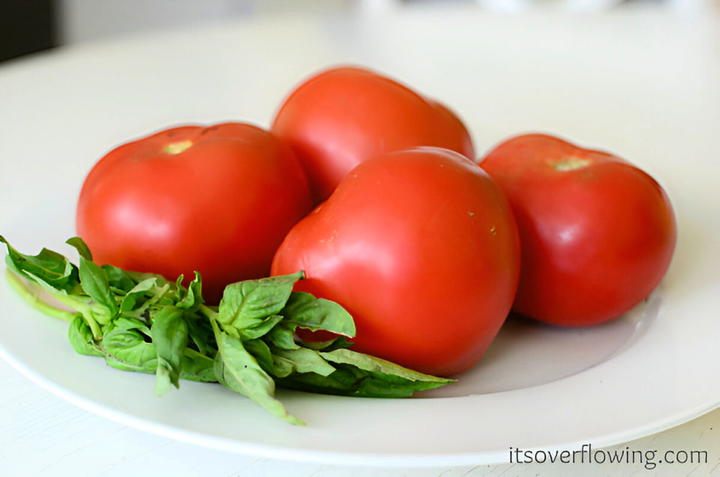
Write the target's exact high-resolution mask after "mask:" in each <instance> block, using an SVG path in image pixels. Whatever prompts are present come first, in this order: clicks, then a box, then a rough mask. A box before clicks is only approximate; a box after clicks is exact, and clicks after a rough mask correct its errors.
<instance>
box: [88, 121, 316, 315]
mask: <svg viewBox="0 0 720 477" xmlns="http://www.w3.org/2000/svg"><path fill="white" fill-rule="evenodd" d="M310 208H311V199H310V192H309V187H308V183H307V179H306V177H305V175H304V172H303V170H302V166H301V165H300V163H299V162H298V160H297V158H296V157H295V155H294V153H293V152H292V151H291V150H290V148H289V147H288V146H287V145H286V144H285V143H283V142H282V141H281V140H279V139H278V138H276V137H275V136H274V135H272V134H271V133H269V132H268V131H265V130H262V129H260V128H257V127H255V126H251V125H249V124H240V123H227V124H218V125H216V126H211V127H207V128H204V127H198V126H186V127H178V128H174V129H169V130H166V131H162V132H158V133H156V134H153V135H151V136H149V137H146V138H144V139H140V140H137V141H133V142H130V143H128V144H125V145H122V146H120V147H118V148H117V149H114V150H113V151H111V152H110V153H108V154H107V155H106V156H105V157H103V158H102V159H101V160H100V161H99V162H98V163H97V164H96V165H95V166H94V167H93V169H92V170H91V171H90V173H89V175H88V176H87V178H86V180H85V183H84V184H83V187H82V191H81V193H80V199H79V202H78V207H77V232H78V235H80V236H81V237H82V238H84V239H85V240H86V242H87V243H88V245H89V247H90V249H91V250H92V252H93V255H94V259H95V261H97V262H98V263H103V264H112V265H115V266H118V267H121V268H124V269H130V270H137V271H144V272H154V273H159V274H162V275H164V276H166V277H167V278H169V279H174V278H175V277H177V276H178V275H179V274H181V273H182V274H184V275H185V277H186V279H187V278H188V277H192V274H193V271H195V270H197V271H199V272H200V273H201V274H202V277H203V287H204V290H205V291H206V292H207V293H206V298H208V299H209V300H210V301H216V300H218V299H219V297H220V294H221V291H222V289H223V287H224V285H226V284H227V283H230V282H234V281H238V280H243V279H249V278H257V277H262V276H267V275H268V274H269V272H270V264H271V262H272V257H273V255H274V253H275V250H276V249H277V247H278V246H279V245H280V242H282V240H283V238H284V237H285V234H286V233H287V232H288V230H290V228H291V227H292V226H293V225H294V224H295V223H296V222H297V221H298V220H300V219H301V218H302V217H303V216H304V215H306V214H307V213H308V212H309V211H310Z"/></svg>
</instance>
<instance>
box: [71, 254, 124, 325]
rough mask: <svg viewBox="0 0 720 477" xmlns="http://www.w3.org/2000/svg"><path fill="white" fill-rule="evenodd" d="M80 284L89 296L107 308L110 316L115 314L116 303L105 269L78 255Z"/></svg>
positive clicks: (116, 309)
mask: <svg viewBox="0 0 720 477" xmlns="http://www.w3.org/2000/svg"><path fill="white" fill-rule="evenodd" d="M80 285H82V287H83V290H85V293H87V294H88V295H89V296H90V298H92V299H93V300H94V301H95V302H96V303H98V304H100V305H102V306H104V307H105V308H107V310H108V313H109V314H110V317H113V316H115V315H116V314H117V311H118V307H117V303H116V302H115V297H114V296H113V294H112V292H111V291H110V286H109V284H108V278H107V274H106V273H105V270H103V269H102V268H100V266H99V265H97V264H95V263H94V262H91V261H90V260H86V259H85V258H83V257H80Z"/></svg>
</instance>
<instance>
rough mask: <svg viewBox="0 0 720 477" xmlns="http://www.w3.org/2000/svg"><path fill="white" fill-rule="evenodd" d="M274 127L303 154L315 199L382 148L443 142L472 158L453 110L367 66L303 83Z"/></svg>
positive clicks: (468, 141) (340, 70) (466, 136)
mask: <svg viewBox="0 0 720 477" xmlns="http://www.w3.org/2000/svg"><path fill="white" fill-rule="evenodd" d="M272 131H273V132H274V133H275V134H277V135H279V136H280V137H282V138H284V139H286V140H287V141H288V142H289V143H290V145H291V146H292V147H293V149H294V150H295V151H296V152H297V154H298V156H299V158H300V160H301V161H302V163H303V166H304V167H305V169H306V171H307V173H308V177H309V179H310V183H311V187H312V188H313V190H314V193H315V197H316V199H317V200H324V199H326V198H327V197H328V196H329V195H330V194H331V193H332V191H333V190H334V189H335V187H337V185H338V183H339V182H340V181H341V180H342V178H343V177H344V176H345V174H347V173H348V172H349V171H350V169H352V168H353V167H355V166H356V165H358V164H359V163H360V162H362V161H364V160H366V159H368V158H370V157H374V156H377V155H378V154H380V153H383V152H390V151H397V150H400V149H407V148H411V147H416V146H437V147H444V148H447V149H451V150H453V151H457V152H459V153H461V154H464V155H465V156H467V157H469V158H473V157H474V156H473V154H474V153H473V146H472V141H471V139H470V136H469V134H468V132H467V129H466V128H465V126H464V125H463V123H462V121H460V119H459V118H458V117H457V116H456V115H455V114H454V113H453V112H451V111H450V110H449V109H447V108H446V107H445V106H443V105H442V104H439V103H437V102H435V101H433V100H430V99H428V98H425V97H423V96H421V95H419V94H418V93H416V92H414V91H413V90H411V89H410V88H408V87H406V86H404V85H402V84H400V83H398V82H396V81H394V80H392V79H390V78H387V77H385V76H382V75H380V74H377V73H375V72H372V71H369V70H366V69H362V68H353V67H343V68H334V69H330V70H327V71H324V72H321V73H319V74H317V75H315V76H313V77H311V78H310V79H308V80H307V81H305V82H304V83H302V84H301V85H300V86H298V87H297V88H296V89H295V90H294V91H293V92H292V93H291V94H290V96H289V97H288V98H287V99H286V100H285V102H284V103H283V105H282V106H281V107H280V109H279V111H278V112H277V115H276V116H275V120H274V123H273V126H272Z"/></svg>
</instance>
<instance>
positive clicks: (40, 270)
mask: <svg viewBox="0 0 720 477" xmlns="http://www.w3.org/2000/svg"><path fill="white" fill-rule="evenodd" d="M0 242H2V243H4V244H5V246H6V247H7V252H8V254H7V257H6V258H5V261H6V263H7V265H8V268H10V270H12V271H14V272H15V273H17V274H18V275H20V276H22V277H28V278H30V279H34V278H38V279H40V280H41V281H42V282H44V283H45V284H46V285H48V286H49V287H50V288H51V289H54V290H58V291H64V292H68V291H70V290H72V289H73V288H74V287H75V285H77V283H78V272H77V267H75V265H73V264H72V263H70V261H69V260H68V259H67V258H65V257H63V256H62V255H60V254H59V253H57V252H53V251H52V250H48V249H46V248H43V249H42V250H41V251H40V253H39V254H37V255H24V254H22V253H20V252H18V251H17V250H15V248H13V247H12V246H11V245H10V243H9V242H8V241H7V240H5V238H4V237H3V236H2V235H0Z"/></svg>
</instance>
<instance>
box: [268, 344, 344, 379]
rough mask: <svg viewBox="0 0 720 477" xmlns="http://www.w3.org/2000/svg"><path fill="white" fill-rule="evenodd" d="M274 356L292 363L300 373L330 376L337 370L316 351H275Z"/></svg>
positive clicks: (302, 349)
mask: <svg viewBox="0 0 720 477" xmlns="http://www.w3.org/2000/svg"><path fill="white" fill-rule="evenodd" d="M273 354H275V355H277V356H279V357H281V358H285V359H286V360H288V361H290V362H291V363H292V365H293V368H294V369H295V371H296V372H298V373H315V374H319V375H320V376H329V375H330V374H332V373H333V371H335V368H334V367H333V366H332V365H331V364H329V363H328V362H327V361H326V360H325V359H324V358H323V357H322V356H321V355H320V353H319V352H317V351H315V350H314V349H308V348H298V349H274V350H273Z"/></svg>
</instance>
